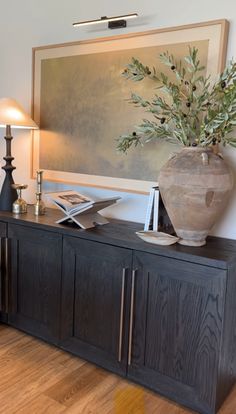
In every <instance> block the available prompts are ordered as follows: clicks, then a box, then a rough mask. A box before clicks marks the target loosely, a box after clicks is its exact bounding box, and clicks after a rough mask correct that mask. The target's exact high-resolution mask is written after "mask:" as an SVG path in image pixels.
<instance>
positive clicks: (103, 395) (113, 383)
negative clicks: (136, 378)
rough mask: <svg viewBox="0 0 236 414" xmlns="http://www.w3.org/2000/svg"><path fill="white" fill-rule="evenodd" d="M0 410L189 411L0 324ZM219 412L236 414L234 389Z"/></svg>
mask: <svg viewBox="0 0 236 414" xmlns="http://www.w3.org/2000/svg"><path fill="white" fill-rule="evenodd" d="M0 413H1V414H3V413H4V414H13V413H17V414H41V413H42V414H57V413H58V414H60V413H66V414H113V413H114V414H189V413H191V411H189V410H186V409H184V408H181V407H180V406H178V405H176V404H173V403H171V402H170V401H168V400H165V399H164V398H161V397H158V396H157V395H155V394H153V393H152V392H149V391H147V390H144V389H143V388H142V387H139V386H136V385H134V384H132V383H130V382H128V381H125V380H123V379H121V378H119V377H118V376H116V375H113V374H110V373H108V372H106V371H104V370H103V369H100V368H97V367H95V366H94V365H92V364H89V363H87V362H84V361H83V360H81V359H79V358H77V357H74V356H72V355H70V354H68V353H66V352H63V351H61V350H59V349H57V348H55V347H53V346H50V345H47V344H45V343H44V342H41V341H39V340H37V339H34V338H32V337H31V336H28V335H26V334H24V333H22V332H19V331H16V330H14V329H12V328H9V327H7V326H5V325H0ZM219 413H220V414H236V388H235V389H234V390H233V391H232V393H231V395H230V396H229V398H228V399H227V401H226V402H225V404H224V406H223V407H222V409H221V410H220V412H219Z"/></svg>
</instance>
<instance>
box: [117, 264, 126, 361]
mask: <svg viewBox="0 0 236 414" xmlns="http://www.w3.org/2000/svg"><path fill="white" fill-rule="evenodd" d="M125 275H126V269H125V268H123V271H122V282H121V296H120V333H119V351H118V361H119V362H121V359H122V342H123V323H124V299H125Z"/></svg>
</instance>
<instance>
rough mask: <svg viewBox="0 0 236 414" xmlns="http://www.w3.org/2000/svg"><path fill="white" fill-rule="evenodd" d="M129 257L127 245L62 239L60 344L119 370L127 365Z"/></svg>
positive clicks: (121, 371) (86, 357)
mask: <svg viewBox="0 0 236 414" xmlns="http://www.w3.org/2000/svg"><path fill="white" fill-rule="evenodd" d="M131 260H132V251H131V250H126V249H123V248H117V247H114V246H111V245H106V244H102V243H96V242H92V241H88V240H80V239H76V238H73V237H66V238H65V239H64V246H63V283H62V328H61V346H62V347H63V348H65V349H67V350H70V351H72V352H73V353H75V354H77V355H79V356H81V357H82V358H85V359H88V360H89V361H91V362H95V363H96V364H98V365H101V366H104V367H106V368H108V369H110V370H112V371H114V372H119V373H121V374H122V373H124V372H126V369H127V339H128V338H127V333H128V329H127V321H128V318H127V309H129V307H128V306H127V305H128V304H127V297H128V289H127V288H128V285H129V282H128V279H129V277H130V274H129V272H130V271H129V269H130V268H131ZM125 321H126V322H125Z"/></svg>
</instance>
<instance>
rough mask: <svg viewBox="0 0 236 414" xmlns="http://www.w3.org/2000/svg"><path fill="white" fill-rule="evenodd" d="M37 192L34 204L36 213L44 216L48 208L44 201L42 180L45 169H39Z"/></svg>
mask: <svg viewBox="0 0 236 414" xmlns="http://www.w3.org/2000/svg"><path fill="white" fill-rule="evenodd" d="M36 174H37V178H36V182H37V192H36V203H35V205H34V214H35V215H36V216H42V215H43V214H45V211H46V208H45V204H44V202H43V201H42V181H43V171H37V173H36Z"/></svg>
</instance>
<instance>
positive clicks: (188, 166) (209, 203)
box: [159, 147, 233, 246]
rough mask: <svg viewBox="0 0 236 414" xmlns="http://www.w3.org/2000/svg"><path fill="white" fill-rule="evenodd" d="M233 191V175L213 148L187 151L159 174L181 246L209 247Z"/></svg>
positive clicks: (177, 155) (167, 164)
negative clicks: (207, 238)
mask: <svg viewBox="0 0 236 414" xmlns="http://www.w3.org/2000/svg"><path fill="white" fill-rule="evenodd" d="M232 187H233V176H232V173H231V171H230V170H229V168H228V166H227V165H226V163H225V161H224V160H223V159H222V158H221V157H220V156H218V155H216V154H214V153H213V151H212V150H211V149H210V148H207V149H206V148H200V147H197V148H196V147H188V148H184V149H182V150H181V151H180V152H179V153H178V154H175V155H174V156H173V157H172V158H171V159H170V160H169V161H167V163H166V164H165V165H164V166H163V167H162V168H161V171H160V175H159V188H160V192H161V196H162V199H163V203H164V205H165V207H166V210H167V212H168V214H169V217H170V220H171V222H172V224H173V227H174V229H175V231H176V234H177V235H178V237H180V240H179V243H181V244H184V245H188V246H203V245H204V244H205V243H206V237H207V235H208V233H209V231H210V229H211V228H212V227H213V225H214V224H215V222H216V221H217V219H219V218H220V216H221V215H222V212H223V210H224V208H225V206H226V204H227V201H228V198H229V195H230V192H231V190H232Z"/></svg>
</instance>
